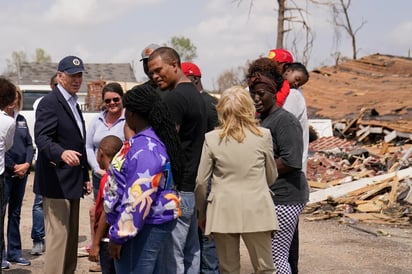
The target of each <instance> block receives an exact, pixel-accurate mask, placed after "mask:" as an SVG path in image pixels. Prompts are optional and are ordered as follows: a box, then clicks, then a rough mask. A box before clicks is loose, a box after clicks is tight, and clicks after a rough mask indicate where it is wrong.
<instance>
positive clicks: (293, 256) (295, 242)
mask: <svg viewBox="0 0 412 274" xmlns="http://www.w3.org/2000/svg"><path fill="white" fill-rule="evenodd" d="M288 261H289V264H290V269H291V270H292V274H298V272H299V271H298V263H299V221H298V223H297V224H296V229H295V233H294V234H293V239H292V242H291V243H290V249H289V259H288Z"/></svg>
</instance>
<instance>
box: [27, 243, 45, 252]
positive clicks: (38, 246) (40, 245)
mask: <svg viewBox="0 0 412 274" xmlns="http://www.w3.org/2000/svg"><path fill="white" fill-rule="evenodd" d="M44 251H45V246H44V243H43V242H35V243H33V248H32V249H31V252H30V254H31V255H41V254H43V253H44Z"/></svg>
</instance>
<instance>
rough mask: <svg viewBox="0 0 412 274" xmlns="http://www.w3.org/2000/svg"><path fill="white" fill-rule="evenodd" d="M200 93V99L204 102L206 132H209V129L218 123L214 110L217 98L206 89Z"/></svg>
mask: <svg viewBox="0 0 412 274" xmlns="http://www.w3.org/2000/svg"><path fill="white" fill-rule="evenodd" d="M200 95H202V99H203V101H204V102H205V104H206V111H207V132H209V131H211V130H214V129H215V127H217V125H218V124H219V121H218V118H217V111H216V105H217V99H216V98H215V97H213V96H212V95H210V94H209V93H207V92H206V91H203V92H202V93H200Z"/></svg>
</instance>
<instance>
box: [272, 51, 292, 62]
mask: <svg viewBox="0 0 412 274" xmlns="http://www.w3.org/2000/svg"><path fill="white" fill-rule="evenodd" d="M268 57H269V59H272V60H273V59H274V60H275V61H277V62H278V63H293V56H292V54H291V53H290V52H289V51H287V50H285V49H271V50H270V51H269V56H268Z"/></svg>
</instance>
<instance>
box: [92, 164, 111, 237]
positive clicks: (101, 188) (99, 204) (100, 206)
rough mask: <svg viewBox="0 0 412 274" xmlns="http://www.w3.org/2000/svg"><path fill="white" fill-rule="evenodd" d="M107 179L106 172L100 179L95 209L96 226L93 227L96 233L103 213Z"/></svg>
mask: <svg viewBox="0 0 412 274" xmlns="http://www.w3.org/2000/svg"><path fill="white" fill-rule="evenodd" d="M107 177H108V173H107V172H106V173H105V174H104V175H103V177H102V179H100V185H99V192H97V197H96V204H95V207H94V226H93V229H94V232H96V230H97V226H98V224H99V219H100V216H101V215H102V211H103V201H104V186H105V185H106V181H107Z"/></svg>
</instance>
